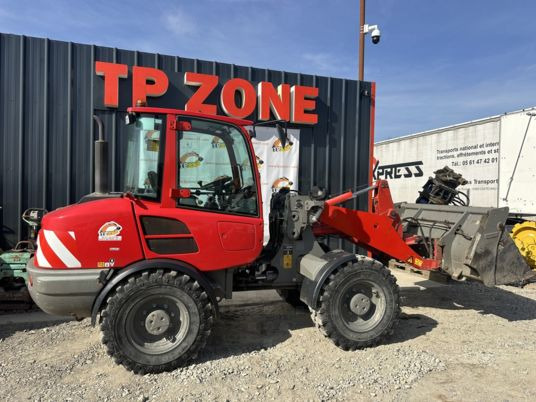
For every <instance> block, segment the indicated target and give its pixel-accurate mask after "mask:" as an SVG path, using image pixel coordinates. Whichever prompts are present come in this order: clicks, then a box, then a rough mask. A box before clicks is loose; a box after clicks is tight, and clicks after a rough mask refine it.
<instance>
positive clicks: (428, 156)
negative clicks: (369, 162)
mask: <svg viewBox="0 0 536 402" xmlns="http://www.w3.org/2000/svg"><path fill="white" fill-rule="evenodd" d="M374 157H375V159H376V163H375V166H374V178H375V179H388V180H389V186H390V188H391V192H392V194H393V199H394V200H395V201H408V202H414V201H415V199H416V198H417V197H418V195H419V191H420V190H422V186H423V185H424V184H425V182H426V181H427V180H428V177H429V176H433V172H434V171H435V170H437V169H440V168H442V167H444V166H448V167H450V168H451V169H453V170H455V171H456V172H457V173H461V174H462V176H463V177H464V178H465V179H467V180H468V183H467V184H466V185H465V186H462V187H459V188H458V189H459V190H461V191H463V192H465V193H467V195H468V196H469V199H470V205H471V206H479V207H508V208H509V210H510V216H511V217H512V220H511V222H514V223H515V222H520V221H525V220H526V221H528V222H525V223H521V224H520V225H517V226H514V227H513V231H512V234H513V237H514V240H515V241H516V244H517V245H518V247H519V248H520V250H521V252H522V254H523V255H525V257H526V258H527V260H528V262H529V264H531V265H532V266H533V267H536V222H534V220H535V219H536V107H533V108H528V109H523V110H519V111H515V112H511V113H505V114H502V115H497V116H492V117H488V118H485V119H480V120H474V121H469V122H466V123H461V124H456V125H452V126H448V127H443V128H438V129H435V130H430V131H425V132H421V133H416V134H411V135H407V136H403V137H398V138H393V139H389V140H385V141H380V142H377V143H376V144H375V146H374ZM516 219H517V221H516Z"/></svg>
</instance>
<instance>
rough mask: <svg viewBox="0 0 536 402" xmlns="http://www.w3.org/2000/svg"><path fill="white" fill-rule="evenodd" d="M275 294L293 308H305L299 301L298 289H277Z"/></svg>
mask: <svg viewBox="0 0 536 402" xmlns="http://www.w3.org/2000/svg"><path fill="white" fill-rule="evenodd" d="M277 294H278V295H279V296H280V297H281V298H282V299H283V300H284V301H286V302H287V303H288V304H290V305H291V306H293V307H307V305H306V304H305V303H304V302H302V301H301V300H300V290H299V289H277Z"/></svg>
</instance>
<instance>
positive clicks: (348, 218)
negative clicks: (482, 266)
mask: <svg viewBox="0 0 536 402" xmlns="http://www.w3.org/2000/svg"><path fill="white" fill-rule="evenodd" d="M320 223H321V225H320V226H318V227H317V228H315V231H314V232H315V234H316V235H317V236H319V235H327V234H334V235H339V236H342V237H345V238H347V239H348V240H350V241H351V242H352V243H354V244H357V245H360V246H362V247H364V248H365V249H367V250H368V251H372V252H381V253H384V254H386V255H388V256H389V257H391V258H394V259H396V260H398V261H403V262H406V263H408V264H411V265H412V266H414V267H415V268H417V269H422V270H435V269H439V267H440V261H438V260H435V259H428V258H423V257H422V256H421V255H419V254H417V253H416V252H415V251H414V250H413V249H411V248H410V247H409V246H408V245H407V244H406V242H405V241H404V240H403V239H402V237H401V236H400V234H399V232H398V230H397V229H396V228H395V227H393V220H392V218H390V217H388V216H386V215H379V214H376V213H371V212H365V211H357V210H353V209H348V208H344V207H339V206H335V205H329V204H326V205H325V207H324V211H323V213H322V215H321V216H320Z"/></svg>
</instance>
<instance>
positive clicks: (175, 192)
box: [169, 188, 192, 200]
mask: <svg viewBox="0 0 536 402" xmlns="http://www.w3.org/2000/svg"><path fill="white" fill-rule="evenodd" d="M169 196H170V197H171V198H173V199H175V200H178V199H179V198H190V197H191V196H192V192H191V191H190V189H189V188H172V189H171V190H169Z"/></svg>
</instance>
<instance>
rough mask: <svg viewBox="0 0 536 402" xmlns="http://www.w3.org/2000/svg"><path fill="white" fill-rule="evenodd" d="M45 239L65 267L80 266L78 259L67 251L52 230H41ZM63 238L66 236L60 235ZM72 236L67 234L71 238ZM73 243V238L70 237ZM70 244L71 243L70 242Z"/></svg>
mask: <svg viewBox="0 0 536 402" xmlns="http://www.w3.org/2000/svg"><path fill="white" fill-rule="evenodd" d="M43 232H44V235H45V239H46V241H47V243H48V245H49V246H50V248H51V249H52V251H53V252H54V254H56V256H57V257H58V258H59V259H60V260H61V261H62V262H63V264H64V265H65V266H66V267H67V268H80V267H81V266H82V264H81V263H80V261H78V259H77V258H76V257H75V256H74V255H73V254H72V253H71V251H69V249H68V248H67V247H66V246H65V245H64V244H63V243H62V242H61V240H60V239H59V238H58V236H56V233H54V232H53V231H52V230H43ZM62 237H63V240H64V241H65V239H67V237H66V236H62ZM71 237H72V236H69V238H71ZM70 240H71V242H73V243H74V239H72V238H71V239H70ZM70 245H71V244H70Z"/></svg>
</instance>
